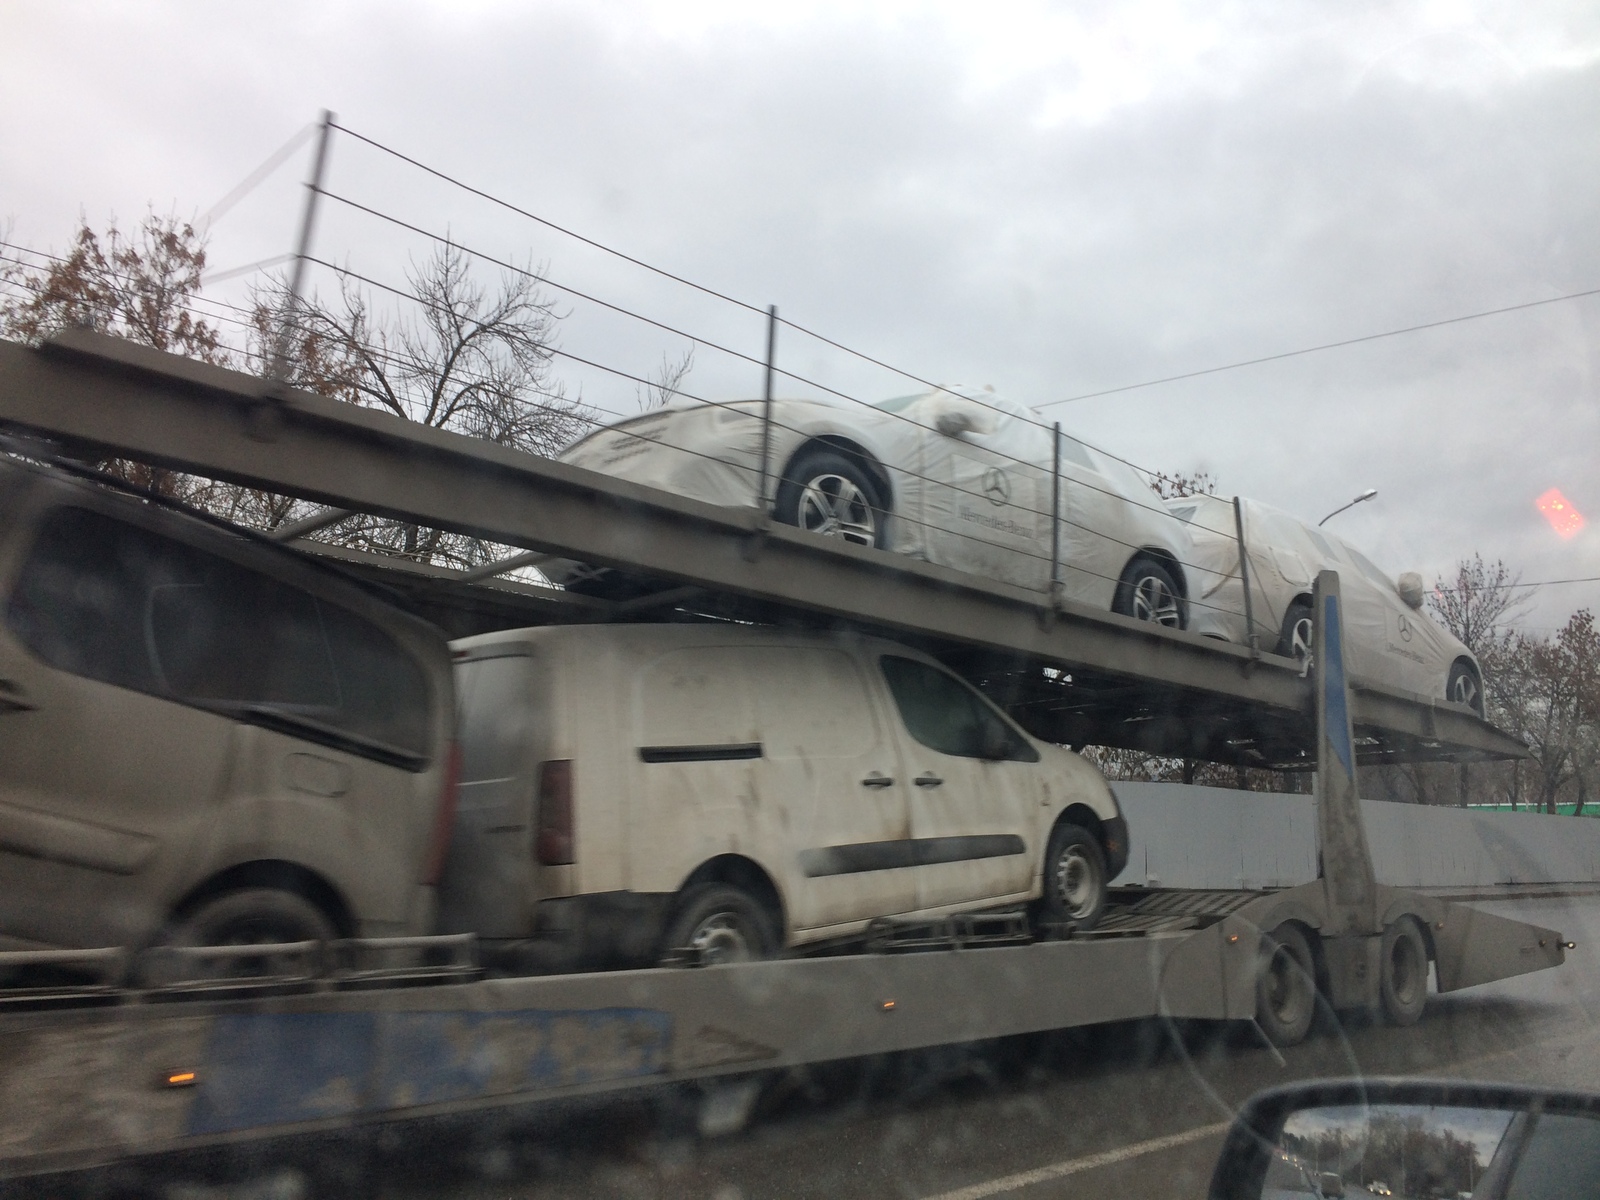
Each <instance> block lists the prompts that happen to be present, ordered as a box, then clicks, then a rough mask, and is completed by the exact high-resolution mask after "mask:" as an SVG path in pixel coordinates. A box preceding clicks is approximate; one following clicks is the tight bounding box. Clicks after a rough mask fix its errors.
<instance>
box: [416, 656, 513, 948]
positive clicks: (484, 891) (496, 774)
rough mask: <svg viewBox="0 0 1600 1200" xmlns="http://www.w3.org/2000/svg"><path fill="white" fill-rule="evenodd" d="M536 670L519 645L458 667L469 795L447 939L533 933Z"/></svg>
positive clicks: (442, 904) (444, 912) (465, 792)
mask: <svg viewBox="0 0 1600 1200" xmlns="http://www.w3.org/2000/svg"><path fill="white" fill-rule="evenodd" d="M532 666H533V659H532V658H531V657H530V656H529V655H528V653H527V651H526V648H524V647H522V646H516V645H507V646H492V647H485V648H484V650H483V651H481V652H479V654H478V655H477V656H474V657H469V658H466V659H464V660H462V661H460V662H458V663H457V664H456V671H455V675H456V703H457V706H458V708H457V725H456V728H457V738H458V740H459V743H460V746H461V788H460V792H459V798H458V799H457V801H456V823H455V833H454V836H453V837H452V838H451V841H450V853H449V857H448V858H446V860H445V868H444V874H443V876H442V877H441V879H440V881H439V930H440V932H441V933H476V934H478V935H479V936H480V937H520V936H525V935H526V934H527V932H528V930H529V929H530V928H531V927H532V913H531V906H532V904H533V902H534V898H533V895H532V882H533V841H532V838H533V832H532V828H533V779H532V769H533V764H532V761H531V758H530V756H531V754H532V753H533V751H532V746H531V742H532V737H531V733H532V727H533V712H532V692H531V680H530V671H531V669H532Z"/></svg>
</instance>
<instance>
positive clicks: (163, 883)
mask: <svg viewBox="0 0 1600 1200" xmlns="http://www.w3.org/2000/svg"><path fill="white" fill-rule="evenodd" d="M453 716H454V701H453V696H452V692H451V673H450V657H449V650H448V648H447V646H446V643H445V640H444V638H443V637H442V636H441V635H440V634H439V633H438V632H437V631H435V630H434V629H432V627H431V626H428V625H425V624H424V623H423V622H421V621H419V620H416V619H414V618H412V617H409V616H407V615H406V614H404V613H402V612H400V611H399V610H398V609H396V608H394V607H392V606H390V605H389V604H387V603H384V602H383V601H381V600H380V599H378V598H377V597H376V596H374V595H373V594H372V593H371V592H370V591H369V590H367V589H365V588H363V587H359V586H357V585H355V584H353V583H351V582H350V581H348V580H346V579H345V578H343V577H342V576H340V575H338V574H337V573H335V572H334V571H332V570H330V569H327V568H322V567H318V566H316V565H314V564H312V563H310V562H308V561H306V560H305V559H304V558H303V557H302V556H300V555H297V554H294V553H292V552H290V551H288V550H285V549H282V548H280V547H275V546H272V545H270V544H267V543H264V542H262V541H260V540H257V539H254V538H249V537H246V536H243V535H241V534H239V533H237V532H234V531H231V530H229V529H226V528H223V527H219V526H218V525H216V524H213V523H210V522H208V521H205V520H201V519H199V518H198V517H196V516H193V515H190V514H186V513H183V512H181V511H176V510H174V509H172V508H170V507H167V506H163V505H161V504H158V503H152V502H148V501H145V500H140V499H135V498H133V497H130V496H127V495H121V494H118V493H116V492H114V491H111V490H109V489H108V488H105V487H101V486H96V485H91V484H88V483H85V482H82V481H78V480H74V479H71V478H68V477H66V476H64V475H63V474H62V473H60V472H57V471H54V470H48V469H42V468H36V467H30V466H24V465H22V464H19V463H16V462H14V461H0V945H3V946H7V947H10V948H13V949H25V948H37V947H43V946H48V947H68V948H78V947H88V946H125V947H139V946H142V945H144V944H147V943H149V942H152V941H157V940H172V941H177V942H187V943H195V944H212V945H215V944H239V943H261V942H275V941H304V940H327V939H331V938H334V937H341V936H352V935H363V936H385V935H402V934H423V933H430V932H432V929H431V925H432V921H433V916H434V913H433V894H434V888H433V886H432V885H433V884H434V883H435V881H436V877H437V874H438V871H439V869H440V868H441V866H442V862H443V852H444V839H445V838H446V837H447V836H448V834H449V810H450V806H451V804H452V803H453V797H454V791H453V780H452V778H451V767H450V763H451V760H452V750H451V735H452V729H451V725H452V720H453Z"/></svg>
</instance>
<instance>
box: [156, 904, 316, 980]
mask: <svg viewBox="0 0 1600 1200" xmlns="http://www.w3.org/2000/svg"><path fill="white" fill-rule="evenodd" d="M338 936H339V932H338V930H337V929H335V928H334V924H333V922H332V921H331V920H330V919H329V918H328V915H327V914H326V913H324V912H323V911H322V910H321V909H320V908H318V907H317V906H316V905H315V904H313V903H312V902H311V901H310V900H308V899H306V898H305V897H304V896H301V895H298V894H297V893H295V892H286V891H284V890H283V889H282V888H244V889H242V890H240V891H237V892H224V893H223V894H222V895H220V896H212V897H211V898H210V899H207V900H202V901H201V902H200V903H199V904H197V905H196V906H195V907H194V908H192V909H190V910H189V911H188V912H187V913H185V914H184V915H183V916H181V917H179V918H178V919H177V921H176V922H175V924H174V926H173V928H172V930H171V932H170V934H169V935H168V937H167V938H166V939H165V941H166V943H167V944H168V945H171V946H267V945H274V944H278V943H282V942H321V943H324V944H326V943H328V942H331V941H333V940H334V939H335V938H337V937H338ZM284 965H285V964H283V963H281V962H280V961H279V960H277V959H274V958H272V957H270V956H267V955H255V956H252V955H248V954H242V955H239V956H238V957H236V958H233V959H230V960H227V961H222V962H214V963H209V964H205V965H201V964H194V966H193V967H192V968H191V967H180V964H179V963H176V962H174V963H169V964H167V965H166V966H165V968H164V970H163V971H162V972H159V974H161V975H169V974H170V973H171V972H172V971H173V970H175V969H182V970H183V971H184V974H186V975H187V977H189V978H208V977H212V976H260V975H273V974H278V973H280V972H281V971H282V970H283V969H284ZM301 969H303V967H302V968H301ZM155 981H163V982H164V981H166V980H152V982H155Z"/></svg>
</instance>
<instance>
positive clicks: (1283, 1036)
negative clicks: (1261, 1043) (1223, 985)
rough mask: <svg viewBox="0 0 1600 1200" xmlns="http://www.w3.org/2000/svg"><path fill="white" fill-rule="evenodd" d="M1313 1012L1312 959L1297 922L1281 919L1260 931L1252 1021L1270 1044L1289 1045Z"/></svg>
mask: <svg viewBox="0 0 1600 1200" xmlns="http://www.w3.org/2000/svg"><path fill="white" fill-rule="evenodd" d="M1316 1015H1317V972H1316V961H1315V960H1314V959H1313V958H1312V956H1311V943H1310V941H1309V940H1308V939H1307V938H1306V935H1305V933H1304V932H1303V931H1302V930H1301V929H1300V927H1299V926H1298V925H1295V924H1293V923H1290V922H1285V923H1284V924H1282V925H1279V926H1278V927H1277V928H1276V929H1274V930H1273V931H1272V932H1271V933H1264V934H1262V935H1261V950H1260V957H1259V959H1258V962H1257V966H1256V1024H1258V1025H1260V1026H1261V1032H1262V1033H1264V1034H1266V1036H1267V1040H1268V1041H1269V1042H1271V1043H1272V1044H1273V1045H1274V1046H1293V1045H1296V1044H1297V1043H1299V1042H1303V1041H1304V1040H1305V1037H1306V1034H1308V1033H1310V1032H1311V1022H1312V1020H1313V1019H1314V1018H1315V1017H1316Z"/></svg>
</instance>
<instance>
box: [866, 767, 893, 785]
mask: <svg viewBox="0 0 1600 1200" xmlns="http://www.w3.org/2000/svg"><path fill="white" fill-rule="evenodd" d="M861 786H862V787H871V788H880V787H893V786H894V780H893V779H890V778H889V776H887V775H884V774H882V773H880V772H878V771H874V772H873V773H872V774H871V775H868V776H867V777H866V778H865V779H863V780H862V781H861Z"/></svg>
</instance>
